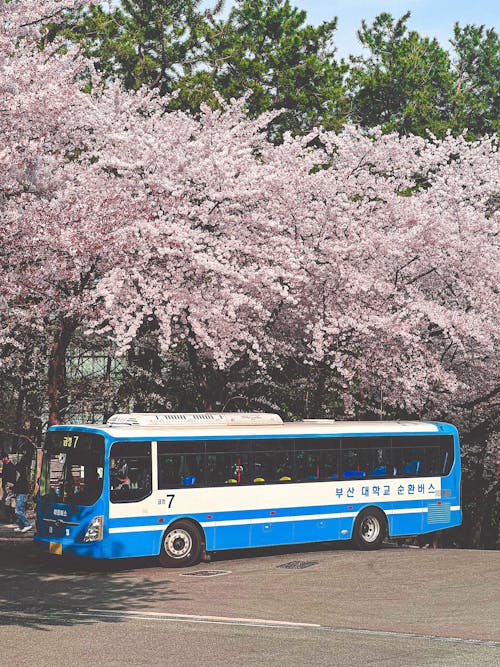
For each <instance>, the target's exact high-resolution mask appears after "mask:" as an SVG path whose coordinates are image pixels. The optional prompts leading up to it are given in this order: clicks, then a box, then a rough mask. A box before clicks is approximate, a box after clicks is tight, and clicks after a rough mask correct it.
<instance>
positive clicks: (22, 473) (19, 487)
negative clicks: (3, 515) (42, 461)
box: [13, 453, 33, 533]
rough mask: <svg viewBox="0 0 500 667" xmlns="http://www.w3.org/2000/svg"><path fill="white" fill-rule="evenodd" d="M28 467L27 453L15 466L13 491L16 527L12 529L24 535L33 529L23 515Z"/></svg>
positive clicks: (29, 460) (29, 458) (26, 496)
mask: <svg viewBox="0 0 500 667" xmlns="http://www.w3.org/2000/svg"><path fill="white" fill-rule="evenodd" d="M30 465H31V457H30V456H29V454H28V453H25V454H23V456H22V457H21V459H20V460H19V462H18V464H17V465H16V482H15V484H14V489H13V490H14V493H15V494H16V518H17V522H18V527H17V528H14V530H15V532H18V533H26V532H27V531H28V530H31V529H32V528H33V526H32V525H31V523H30V522H29V521H28V519H27V517H26V514H25V512H26V503H27V501H28V494H29V482H28V475H29V469H30Z"/></svg>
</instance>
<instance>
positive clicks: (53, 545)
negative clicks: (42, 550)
mask: <svg viewBox="0 0 500 667" xmlns="http://www.w3.org/2000/svg"><path fill="white" fill-rule="evenodd" d="M49 551H50V553H51V554H56V556H62V544H61V543H60V542H50V543H49Z"/></svg>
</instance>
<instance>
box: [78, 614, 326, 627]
mask: <svg viewBox="0 0 500 667" xmlns="http://www.w3.org/2000/svg"><path fill="white" fill-rule="evenodd" d="M78 614H80V615H83V616H92V615H96V616H101V617H102V616H111V617H117V616H121V617H123V618H140V619H143V620H145V619H147V620H159V621H184V622H187V623H221V624H229V625H258V626H260V627H262V626H269V627H275V628H277V627H279V628H315V629H321V625H319V624H317V623H293V622H290V621H274V620H269V619H263V618H238V617H233V616H206V615H200V614H169V613H162V612H157V611H127V610H123V611H122V610H116V611H110V610H108V609H88V610H86V611H78Z"/></svg>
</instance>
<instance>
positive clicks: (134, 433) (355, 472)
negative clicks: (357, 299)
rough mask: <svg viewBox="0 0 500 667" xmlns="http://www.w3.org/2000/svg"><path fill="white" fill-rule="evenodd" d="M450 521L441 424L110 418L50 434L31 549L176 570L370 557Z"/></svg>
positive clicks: (453, 471) (449, 479) (450, 466)
mask: <svg viewBox="0 0 500 667" xmlns="http://www.w3.org/2000/svg"><path fill="white" fill-rule="evenodd" d="M461 519H462V512H461V507H460V452H459V440H458V433H457V430H456V428H455V427H454V426H451V425H450V424H445V423H440V422H416V421H390V422H389V421H386V422H383V421H379V422H354V421H353V422H348V421H334V420H321V419H318V420H315V419H312V420H305V421H301V422H290V423H283V422H282V420H281V418H280V417H279V416H278V415H274V414H261V413H255V414H252V413H229V414H228V413H223V414H217V413H198V414H196V413H193V414H187V413H179V414H173V413H172V414H166V413H165V414H119V415H115V416H113V417H111V419H110V420H109V421H108V423H107V424H106V425H91V426H78V425H64V426H54V427H52V428H50V429H49V431H48V433H47V440H46V445H45V449H44V455H43V462H42V472H41V478H40V490H39V494H38V502H37V531H36V535H35V539H36V540H37V541H38V543H39V544H40V545H41V546H42V548H44V549H45V550H46V551H49V552H51V553H54V554H60V555H61V554H77V555H81V556H90V557H94V558H129V557H133V556H158V557H159V560H160V563H161V564H162V565H165V566H174V567H179V566H185V565H191V564H193V563H196V562H197V561H198V560H199V559H200V558H201V557H202V555H203V554H204V553H205V552H213V551H222V550H224V549H241V548H248V547H265V546H276V545H291V544H306V543H312V542H324V541H328V540H332V541H333V540H352V542H353V544H354V545H355V546H356V547H358V548H360V549H375V548H377V547H379V546H380V544H381V543H382V541H383V540H384V538H385V537H391V538H392V537H403V536H414V535H420V534H423V533H428V532H433V531H436V530H441V529H444V528H450V527H452V526H458V525H460V523H461Z"/></svg>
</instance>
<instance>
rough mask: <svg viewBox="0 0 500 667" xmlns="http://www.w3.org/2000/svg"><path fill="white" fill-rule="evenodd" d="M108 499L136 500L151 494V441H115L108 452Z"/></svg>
mask: <svg viewBox="0 0 500 667" xmlns="http://www.w3.org/2000/svg"><path fill="white" fill-rule="evenodd" d="M109 476H110V480H109V481H110V500H111V502H113V503H127V502H136V501H139V500H143V499H144V498H147V496H149V495H150V494H151V443H150V442H115V443H113V444H112V445H111V453H110V469H109Z"/></svg>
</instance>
